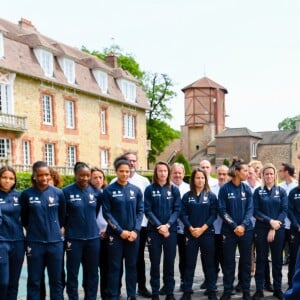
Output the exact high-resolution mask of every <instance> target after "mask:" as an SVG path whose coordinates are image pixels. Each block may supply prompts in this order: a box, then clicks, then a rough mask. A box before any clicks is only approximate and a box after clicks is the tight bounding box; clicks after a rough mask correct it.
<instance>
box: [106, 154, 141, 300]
mask: <svg viewBox="0 0 300 300" xmlns="http://www.w3.org/2000/svg"><path fill="white" fill-rule="evenodd" d="M114 167H115V171H116V175H117V180H116V181H115V182H114V183H112V184H110V185H109V186H107V187H106V188H105V189H104V190H103V216H104V218H105V219H106V221H107V223H108V226H107V232H106V233H107V236H108V270H109V273H108V299H110V300H117V299H119V291H120V280H119V278H120V272H121V267H122V264H123V258H124V259H125V271H126V277H125V278H126V290H127V299H136V282H137V277H136V276H137V275H136V274H137V270H136V260H137V255H138V249H139V232H140V230H141V224H142V219H143V211H144V205H143V194H142V192H141V190H140V188H138V187H137V186H135V185H133V184H131V183H129V182H128V178H129V176H130V162H129V161H128V160H127V159H126V158H125V157H119V158H117V159H116V160H115V161H114Z"/></svg>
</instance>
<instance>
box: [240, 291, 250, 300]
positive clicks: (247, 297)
mask: <svg viewBox="0 0 300 300" xmlns="http://www.w3.org/2000/svg"><path fill="white" fill-rule="evenodd" d="M242 299H243V300H251V296H250V293H249V292H243V298H242Z"/></svg>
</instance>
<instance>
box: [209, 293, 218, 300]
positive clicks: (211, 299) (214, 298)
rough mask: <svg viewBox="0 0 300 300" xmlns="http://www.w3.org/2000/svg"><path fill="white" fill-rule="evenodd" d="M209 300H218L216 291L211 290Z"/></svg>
mask: <svg viewBox="0 0 300 300" xmlns="http://www.w3.org/2000/svg"><path fill="white" fill-rule="evenodd" d="M208 300H218V298H217V293H216V292H209V293H208Z"/></svg>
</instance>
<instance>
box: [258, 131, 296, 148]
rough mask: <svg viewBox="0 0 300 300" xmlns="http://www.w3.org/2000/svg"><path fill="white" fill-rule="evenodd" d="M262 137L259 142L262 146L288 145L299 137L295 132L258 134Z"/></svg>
mask: <svg viewBox="0 0 300 300" xmlns="http://www.w3.org/2000/svg"><path fill="white" fill-rule="evenodd" d="M258 133H259V134H260V135H261V136H262V140H261V141H260V142H259V143H260V144H264V145H279V144H290V143H292V142H293V140H294V139H295V137H297V136H298V135H299V132H298V131H297V130H277V131H262V132H258Z"/></svg>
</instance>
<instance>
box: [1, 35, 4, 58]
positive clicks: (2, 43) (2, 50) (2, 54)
mask: <svg viewBox="0 0 300 300" xmlns="http://www.w3.org/2000/svg"><path fill="white" fill-rule="evenodd" d="M3 57H4V40H3V32H1V31H0V58H3Z"/></svg>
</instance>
